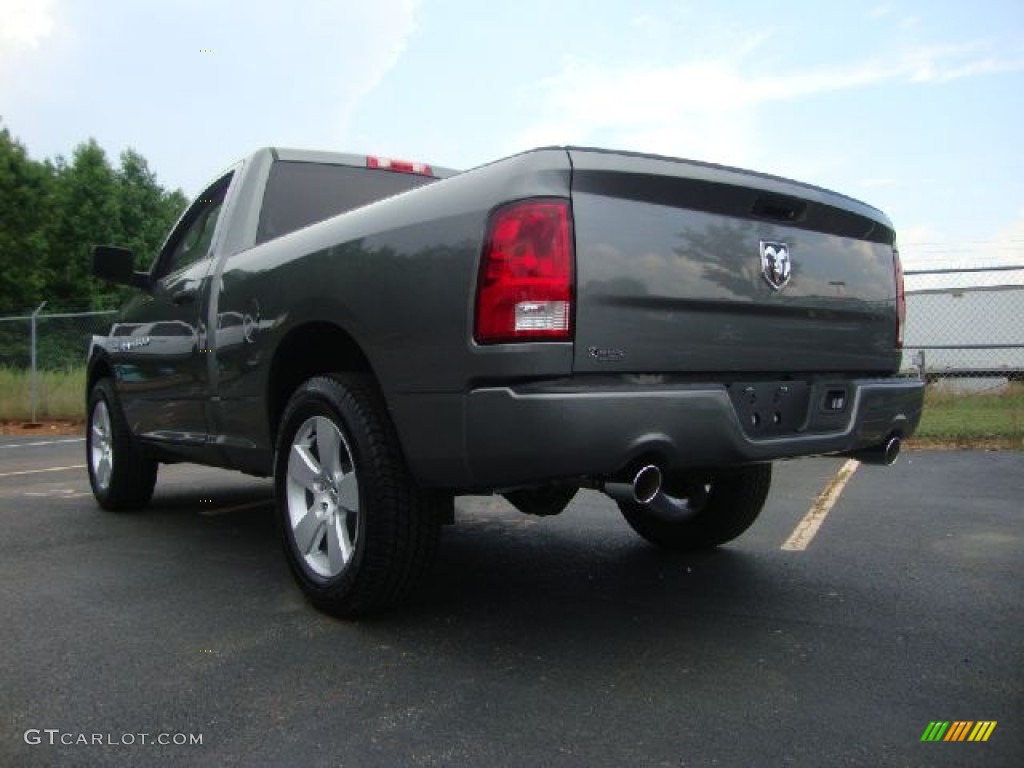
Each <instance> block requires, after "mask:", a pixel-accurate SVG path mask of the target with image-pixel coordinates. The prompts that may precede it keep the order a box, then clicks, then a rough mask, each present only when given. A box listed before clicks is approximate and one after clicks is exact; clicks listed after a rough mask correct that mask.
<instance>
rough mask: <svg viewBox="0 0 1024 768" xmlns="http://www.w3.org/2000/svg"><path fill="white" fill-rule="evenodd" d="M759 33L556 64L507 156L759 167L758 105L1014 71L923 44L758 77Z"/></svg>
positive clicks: (1009, 64)
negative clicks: (609, 59) (616, 62)
mask: <svg viewBox="0 0 1024 768" xmlns="http://www.w3.org/2000/svg"><path fill="white" fill-rule="evenodd" d="M770 40H771V38H770V37H769V36H766V35H762V36H760V37H752V38H749V39H747V40H745V41H743V40H741V41H738V42H737V44H736V45H735V46H734V47H733V48H732V50H731V52H730V54H729V55H728V56H727V57H717V58H713V57H707V58H702V59H692V60H689V61H683V62H680V63H677V64H673V65H668V66H644V67H629V66H626V67H616V66H609V65H605V64H602V63H598V62H596V61H593V60H589V59H580V58H566V59H565V60H563V63H562V67H561V70H560V71H559V72H558V73H557V74H555V75H554V76H552V77H550V78H548V79H546V80H544V81H543V82H542V83H541V84H540V85H539V87H538V93H537V94H536V95H537V96H538V97H539V98H538V102H539V104H540V105H541V117H540V118H539V119H538V120H537V121H535V122H534V123H533V124H532V125H529V126H528V127H527V128H525V129H524V130H523V131H522V132H521V133H520V134H519V135H517V136H516V137H515V138H514V140H513V142H512V144H511V145H510V147H509V149H510V150H511V151H518V150H522V149H527V148H529V147H531V146H537V145H539V144H565V143H600V144H603V145H607V146H615V147H620V148H623V149H640V150H644V151H651V152H659V153H663V154H671V155H678V156H683V157H698V158H700V159H704V160H711V161H714V162H722V163H728V164H735V165H751V164H756V163H757V162H758V161H759V160H761V156H760V154H759V152H758V141H757V123H758V117H759V110H760V108H762V107H763V106H765V105H768V104H771V103H779V102H786V101H793V100H798V99H806V98H812V97H815V96H819V95H824V94H828V93H832V92H836V91H843V90H851V89H856V88H866V87H870V86H874V85H881V84H886V83H943V82H948V81H950V80H954V79H959V78H964V77H971V76H977V75H981V74H987V73H991V72H997V71H1011V70H1019V69H1024V60H1008V59H998V58H996V57H993V56H990V55H986V54H985V52H984V50H983V47H982V46H980V45H977V44H965V45H947V46H928V47H919V48H913V49H909V50H906V51H904V52H902V53H898V54H895V55H887V56H885V57H884V58H865V59H862V60H859V61H852V62H848V63H846V64H843V65H839V66H832V67H821V68H818V69H810V70H808V69H801V70H795V71H788V72H787V71H782V70H779V71H771V70H770V69H768V70H766V67H765V64H764V57H763V56H758V55H757V54H758V53H759V52H760V51H761V49H763V48H764V47H765V45H766V44H768V43H769V42H770Z"/></svg>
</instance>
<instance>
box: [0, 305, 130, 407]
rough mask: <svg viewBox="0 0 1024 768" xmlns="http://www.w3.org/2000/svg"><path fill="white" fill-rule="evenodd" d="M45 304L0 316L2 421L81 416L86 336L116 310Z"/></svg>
mask: <svg viewBox="0 0 1024 768" xmlns="http://www.w3.org/2000/svg"><path fill="white" fill-rule="evenodd" d="M46 308H47V307H46V303H45V302H44V303H43V304H42V305H40V306H39V307H37V308H36V310H35V311H34V312H31V313H29V314H21V315H9V316H4V317H0V420H19V421H26V420H30V421H32V422H35V421H36V420H37V419H52V418H57V419H68V418H71V419H73V418H81V413H82V411H83V408H84V398H85V394H84V386H85V364H86V355H87V353H88V350H89V340H90V339H91V337H92V336H93V335H106V333H107V331H108V330H109V329H110V323H111V318H112V317H113V315H114V314H116V312H115V311H114V310H109V311H77V312H75V311H71V312H66V311H53V312H47V311H46Z"/></svg>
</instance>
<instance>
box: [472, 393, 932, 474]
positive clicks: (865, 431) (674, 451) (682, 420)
mask: <svg viewBox="0 0 1024 768" xmlns="http://www.w3.org/2000/svg"><path fill="white" fill-rule="evenodd" d="M846 386H847V387H848V391H849V392H850V395H851V397H850V401H849V405H848V407H847V410H846V413H845V414H844V416H843V417H842V418H841V419H840V420H841V421H842V422H843V423H842V424H841V425H836V424H835V423H833V424H832V425H831V429H829V430H828V431H821V429H820V426H819V427H818V430H817V431H814V430H815V427H814V426H813V425H811V426H809V427H808V428H807V429H805V430H804V431H801V432H798V433H795V434H790V435H786V436H782V437H773V438H768V439H757V440H755V439H751V437H749V436H748V435H747V434H745V433H744V431H743V429H742V428H741V426H740V422H739V418H738V417H737V413H736V409H735V408H734V406H733V402H732V400H731V399H730V397H729V394H728V392H727V390H726V388H725V387H724V386H721V385H684V386H673V387H669V388H664V389H662V388H658V389H645V390H639V391H638V390H636V389H629V390H625V391H623V390H620V391H569V390H566V389H565V388H562V389H561V390H559V389H549V390H545V389H543V388H538V387H536V386H531V387H524V388H507V387H502V388H488V389H478V390H475V391H472V392H470V393H469V395H468V396H467V398H466V404H465V407H466V411H465V428H466V433H465V434H466V443H465V445H466V454H465V460H464V464H463V466H464V467H465V470H466V471H467V472H468V477H466V480H467V481H468V482H466V483H464V484H463V483H460V485H465V486H467V487H469V488H473V487H476V488H498V487H503V486H512V485H516V484H527V483H534V482H537V481H541V480H548V479H557V478H565V477H574V476H583V475H585V476H592V477H607V476H611V475H614V474H616V473H618V472H620V471H622V470H623V469H624V468H625V467H627V466H628V465H630V464H631V463H633V462H635V461H638V460H640V459H641V458H644V459H651V458H653V459H655V460H657V461H658V462H659V463H660V464H661V465H662V466H663V467H664V468H665V469H667V470H670V471H671V470H673V469H682V468H687V467H720V466H727V465H734V464H744V463H752V462H763V461H771V460H774V459H782V458H788V457H796V456H811V455H818V454H828V453H839V452H845V451H853V450H857V449H860V448H866V447H870V446H875V445H878V444H879V443H882V442H883V441H884V440H885V439H886V438H887V437H889V436H890V435H893V434H898V435H900V436H902V437H904V438H906V437H909V436H910V435H911V434H913V432H914V430H915V429H916V428H917V424H918V422H919V420H920V417H921V408H922V403H923V399H924V383H923V382H921V381H919V380H915V379H886V380H866V381H852V382H851V381H847V382H846Z"/></svg>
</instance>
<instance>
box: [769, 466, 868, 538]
mask: <svg viewBox="0 0 1024 768" xmlns="http://www.w3.org/2000/svg"><path fill="white" fill-rule="evenodd" d="M859 466H860V462H859V461H857V460H856V459H849V460H848V461H847V462H846V463H845V464H843V466H841V467H840V468H839V471H838V472H837V473H836V476H835V477H833V478H832V480H831V481H830V482H829V484H828V485H826V486H825V490H823V491H822V492H821V493H819V494H818V498H816V499H815V500H814V503H813V504H812V505H811V508H810V509H809V510H807V514H806V515H804V516H803V519H801V520H800V522H799V523H797V526H796V528H794V529H793V533H791V534H790V535H789V538H788V539H786V540H785V541H784V542H783V543H782V546H781V547H780V549H785V550H788V551H791V552H800V551H802V550H805V549H807V547H808V545H810V543H811V541H812V540H813V539H814V536H815V534H816V533H817V532H818V529H819V528H821V524H822V523H823V522H825V517H826V516H827V515H828V513H829V512H830V511H831V509H832V507H834V506H835V503H836V502H837V501H838V500H839V494H841V493H842V492H843V488H845V487H846V484H847V483H848V482H849V481H850V478H851V477H853V473H854V472H856V471H857V467H859Z"/></svg>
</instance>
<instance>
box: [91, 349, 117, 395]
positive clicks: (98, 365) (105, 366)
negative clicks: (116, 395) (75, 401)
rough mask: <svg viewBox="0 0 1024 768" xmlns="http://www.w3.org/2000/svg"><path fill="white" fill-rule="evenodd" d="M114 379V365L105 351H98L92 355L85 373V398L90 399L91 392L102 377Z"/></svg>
mask: <svg viewBox="0 0 1024 768" xmlns="http://www.w3.org/2000/svg"><path fill="white" fill-rule="evenodd" d="M106 378H109V379H114V365H113V363H111V361H110V358H109V357H108V356H107V355H106V354H105V353H102V352H100V353H97V354H94V355H93V356H92V358H91V359H90V360H89V363H88V365H87V366H86V375H85V398H86V400H88V399H89V393H90V392H92V388H93V387H95V386H96V382H97V381H99V380H100V379H106Z"/></svg>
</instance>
